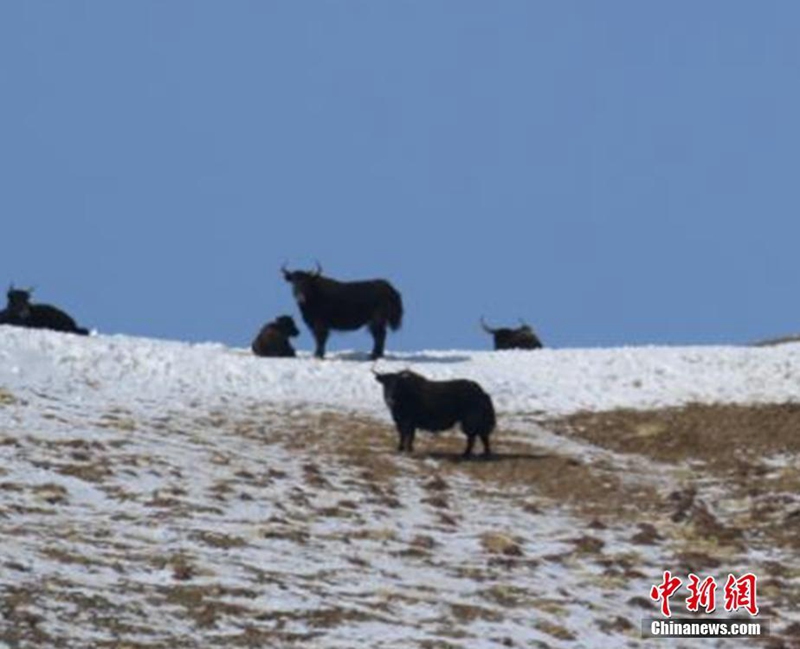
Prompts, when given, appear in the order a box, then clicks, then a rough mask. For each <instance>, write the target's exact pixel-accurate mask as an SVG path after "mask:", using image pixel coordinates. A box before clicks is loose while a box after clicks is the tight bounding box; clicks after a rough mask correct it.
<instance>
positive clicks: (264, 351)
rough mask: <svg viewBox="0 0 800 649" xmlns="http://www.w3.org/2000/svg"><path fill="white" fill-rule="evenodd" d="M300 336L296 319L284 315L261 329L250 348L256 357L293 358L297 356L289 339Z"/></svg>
mask: <svg viewBox="0 0 800 649" xmlns="http://www.w3.org/2000/svg"><path fill="white" fill-rule="evenodd" d="M299 335H300V332H299V331H298V330H297V325H296V324H295V323H294V318H292V316H288V315H282V316H280V317H279V318H276V319H275V320H273V321H272V322H268V323H267V324H265V325H264V326H263V327H261V331H259V332H258V335H257V336H256V337H255V339H254V340H253V344H252V345H251V346H250V347H251V349H252V350H253V353H254V354H255V355H256V356H277V357H281V356H282V357H292V356H295V355H296V354H295V351H294V347H292V343H291V342H290V341H289V338H294V337H295V336H299Z"/></svg>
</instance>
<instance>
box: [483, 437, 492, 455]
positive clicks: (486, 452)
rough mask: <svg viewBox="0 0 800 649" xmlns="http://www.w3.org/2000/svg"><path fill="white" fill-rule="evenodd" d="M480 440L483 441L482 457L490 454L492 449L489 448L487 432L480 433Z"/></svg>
mask: <svg viewBox="0 0 800 649" xmlns="http://www.w3.org/2000/svg"><path fill="white" fill-rule="evenodd" d="M481 442H483V457H489V456H490V455H491V454H492V450H491V449H490V448H489V433H483V434H482V435H481Z"/></svg>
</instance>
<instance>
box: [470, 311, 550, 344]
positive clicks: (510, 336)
mask: <svg viewBox="0 0 800 649" xmlns="http://www.w3.org/2000/svg"><path fill="white" fill-rule="evenodd" d="M481 327H483V330H484V331H485V332H486V333H489V334H492V336H494V348H495V349H541V348H542V347H543V346H544V345H542V341H541V340H539V338H538V336H537V335H536V334H535V333H533V329H531V327H530V325H527V324H525V323H524V322H523V321H522V320H520V326H519V327H517V328H516V329H509V328H507V327H502V328H499V329H493V328H492V327H490V326H489V325H487V324H486V322H485V321H484V320H483V317H481Z"/></svg>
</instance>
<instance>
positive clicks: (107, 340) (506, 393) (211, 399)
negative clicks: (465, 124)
mask: <svg viewBox="0 0 800 649" xmlns="http://www.w3.org/2000/svg"><path fill="white" fill-rule="evenodd" d="M372 367H373V365H372V364H371V363H370V362H368V361H367V356H366V354H361V353H357V352H341V353H338V354H331V355H330V357H329V358H328V359H326V360H323V361H319V360H316V359H312V358H309V357H307V356H301V357H300V358H298V359H262V358H255V357H253V356H252V355H250V354H249V352H247V351H245V350H242V349H231V348H227V347H224V346H222V345H220V344H216V343H208V344H186V343H181V342H172V341H159V340H152V339H141V338H132V337H128V336H97V337H93V338H76V337H71V336H64V335H62V334H57V333H51V332H46V331H27V330H24V329H16V328H12V327H0V385H3V386H5V387H7V388H8V389H10V390H12V391H14V392H17V391H20V390H22V391H34V392H36V391H38V392H42V393H45V394H47V395H49V396H50V397H51V398H63V399H69V401H70V403H72V404H78V403H83V402H87V403H88V402H94V401H100V402H103V403H105V404H108V403H116V402H118V403H122V404H127V405H128V406H130V404H131V402H132V401H133V402H137V403H140V404H148V403H149V404H151V405H152V406H154V407H162V408H163V406H164V405H165V404H169V406H170V407H171V408H177V407H182V408H192V407H194V405H197V404H203V406H204V407H212V406H215V405H218V404H220V403H226V402H229V401H238V402H248V401H250V402H257V403H262V404H275V405H280V406H281V407H286V408H294V407H297V408H304V409H307V408H310V409H335V410H340V411H359V412H363V413H365V414H368V415H373V416H375V415H377V416H385V415H386V407H385V404H384V403H383V399H382V395H381V391H380V389H379V386H378V384H377V383H376V381H375V380H374V377H373V376H372V374H371V372H370V369H371V368H372ZM406 367H407V368H411V369H414V370H415V371H417V372H419V373H421V374H423V375H425V376H427V377H429V378H432V379H448V378H454V377H463V378H470V379H474V380H476V381H478V382H479V383H481V385H483V387H484V389H486V391H487V392H489V394H490V395H491V396H492V398H493V400H494V402H495V405H496V407H497V410H498V411H499V412H500V413H517V412H523V413H543V414H546V415H548V416H558V415H566V414H570V413H574V412H578V411H584V410H588V411H603V410H611V409H615V408H634V409H650V408H660V407H666V406H679V405H684V404H687V403H691V402H698V403H742V404H746V403H782V402H788V401H797V400H798V399H800V343H796V344H794V343H793V344H786V345H781V346H774V347H640V348H636V347H630V348H615V349H558V350H550V349H545V350H539V351H535V352H522V351H504V352H474V351H472V352H471V351H460V350H453V351H423V352H416V353H390V354H389V355H388V356H387V358H385V359H382V360H381V361H379V362H378V364H377V369H378V370H379V371H381V372H386V371H397V370H398V369H401V368H406Z"/></svg>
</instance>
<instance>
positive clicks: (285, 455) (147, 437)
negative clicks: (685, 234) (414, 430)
mask: <svg viewBox="0 0 800 649" xmlns="http://www.w3.org/2000/svg"><path fill="white" fill-rule="evenodd" d="M371 367H372V364H371V363H369V362H367V361H366V359H365V356H363V355H361V354H359V353H354V352H344V353H339V354H333V355H331V358H330V359H329V360H325V361H318V360H315V359H311V358H308V357H301V358H299V359H291V360H283V359H280V360H278V359H274V360H272V359H270V360H267V359H258V358H254V357H252V356H250V355H249V354H248V353H246V352H245V351H244V350H236V349H229V348H226V347H224V346H221V345H217V344H204V345H189V344H184V343H179V342H170V341H156V340H147V339H136V338H130V337H125V336H95V337H91V338H79V337H74V336H68V335H62V334H57V333H52V332H43V331H26V330H22V329H14V328H8V327H0V542H2V557H0V588H1V589H2V597H3V600H2V611H3V617H2V619H0V646H2V644H3V642H6V643H8V645H9V646H24V647H28V646H30V647H33V646H81V647H83V646H117V644H120V643H121V644H124V645H126V646H143V647H166V646H170V647H179V646H225V647H229V646H303V647H310V646H312V647H449V646H453V647H470V648H473V647H507V646H512V647H528V646H553V647H556V646H593V647H617V646H621V645H624V644H626V643H627V644H634V645H635V644H637V643H638V623H639V620H640V618H642V617H646V616H650V615H653V613H654V611H655V608H654V607H652V606H650V604H649V603H648V602H647V600H646V597H647V593H648V591H649V586H650V584H651V583H652V581H653V580H654V579H655V578H657V577H658V576H659V575H660V573H661V571H663V570H664V569H665V568H669V567H671V566H673V564H672V563H671V562H674V561H675V556H678V555H679V554H680V553H684V552H685V550H686V549H687V548H693V549H694V550H695V551H696V553H697V554H698V556H700V559H696V558H695V559H691V560H701V561H705V560H707V559H708V560H710V559H711V558H712V557H711V555H712V554H713V555H714V557H715V559H714V560H717V561H720V560H724V561H725V564H724V569H725V570H730V571H739V572H743V571H745V570H749V569H752V567H753V565H756V564H757V565H761V564H764V563H766V562H773V563H775V562H780V561H786V562H787V563H786V565H787V571H788V572H787V577H786V582H785V583H786V584H791V583H795V582H797V580H798V576H800V568H798V567H797V566H794V564H793V563H791V561H792V560H791V558H789V559H787V557H786V555H785V554H784V552H783V551H782V550H779V549H778V548H770V547H769V546H768V545H767V546H765V545H764V544H763V543H762V544H761V545H757V544H753V545H748V544H747V543H745V544H742V543H739V542H738V540H737V543H736V544H732V545H730V546H724V545H723V546H720V547H712V545H713V544H712V545H709V541H708V539H705V540H702V542H701V541H699V540H698V538H699V537H697V536H696V535H697V534H698V532H697V529H698V527H699V525H700V523H699V522H698V521H701V518H702V517H705V518H702V521H701V522H704V525H705V526H706V528H709V527H710V528H713V529H712V531H714V530H717V531H714V533H715V534H716V533H717V532H718V529H717V528H719V529H722V530H723V531H724V525H723V524H721V523H720V524H718V521H717V520H716V519H715V518H714V517H715V516H718V517H723V516H729V517H731V519H733V518H735V517H736V516H739V515H740V514H741V511H743V510H744V509H747V506H748V505H747V503H744V504H741V503H740V502H739V501H737V502H734V501H733V500H732V499H731V498H729V497H727V495H726V494H728V492H726V491H725V490H724V489H723V488H722V486H720V483H719V481H718V480H716V479H714V480H709V481H708V484H706V483H705V482H702V481H698V482H697V485H699V489H700V490H699V492H698V495H697V496H696V498H695V500H693V501H692V503H695V501H696V503H695V504H691V503H690V505H687V508H690V507H694V509H692V510H691V511H694V512H695V513H697V512H700V514H701V515H702V516H701V518H697V520H696V521H694V522H691V521H690V523H691V524H689V525H688V527H687V524H686V523H684V522H681V521H678V520H670V519H669V518H665V519H659V520H656V519H652V520H651V518H647V517H648V516H650V517H652V516H653V513H652V512H654V511H658V510H659V507H662V505H661V504H660V502H659V499H665V500H666V499H667V496H668V494H669V491H670V490H672V489H677V488H679V487H682V486H683V483H684V482H686V481H687V480H689V479H690V478H687V475H690V474H691V471H692V470H693V469H692V468H691V466H687V465H680V466H677V467H676V466H671V465H666V464H663V463H658V462H655V461H652V460H645V459H643V458H641V457H638V456H637V457H635V458H634V459H633V460H631V458H630V457H628V456H624V455H621V454H620V452H612V451H610V450H607V449H604V448H600V447H599V446H597V445H596V444H587V443H586V442H585V441H583V440H581V439H580V438H570V439H567V438H565V437H563V436H561V435H558V434H554V433H552V432H548V431H545V430H543V429H542V428H541V427H540V426H539V425H538V424H537V423H536V422H541V421H543V420H545V419H549V418H554V417H557V416H563V415H569V414H573V413H576V412H582V411H593V412H600V411H610V410H613V409H615V408H620V407H625V408H634V409H639V410H643V409H652V408H661V407H666V406H680V405H683V404H687V403H692V402H699V403H738V404H765V403H767V404H768V403H783V402H787V401H797V400H798V396H800V389H799V388H800V345H794V344H792V345H784V346H780V347H769V348H766V347H765V348H734V347H729V348H723V347H718V348H700V347H694V348H639V349H634V348H630V349H608V350H542V351H537V352H533V353H531V352H497V353H495V352H466V351H438V352H429V351H425V352H419V353H407V354H391V355H390V356H389V358H387V359H385V360H382V361H380V363H379V364H378V368H379V369H380V370H381V371H390V370H392V369H398V368H402V367H412V368H413V369H415V370H416V371H418V372H420V373H422V374H425V375H426V376H429V377H431V378H440V379H441V378H450V377H467V378H472V379H475V380H477V381H479V382H480V383H481V384H482V385H483V386H484V387H485V389H486V390H487V391H488V392H489V393H490V394H491V395H492V397H493V399H494V402H495V405H496V408H497V410H498V415H499V422H500V426H499V430H498V433H497V436H498V439H497V443H496V448H500V450H501V455H500V457H499V458H498V460H497V461H496V462H494V463H484V462H471V463H470V462H467V463H459V462H456V461H455V460H454V459H453V456H454V455H455V454H457V453H459V452H460V451H461V450H462V448H463V438H462V437H461V436H460V435H458V434H452V435H449V436H447V435H445V436H444V437H443V439H440V440H438V441H434V440H432V439H431V438H430V437H428V436H423V437H421V438H420V439H419V441H418V452H417V454H416V455H415V456H414V457H400V456H398V455H397V454H396V453H395V452H394V450H393V448H394V439H393V432H392V429H391V427H390V425H389V418H388V413H387V412H386V407H385V405H384V403H383V400H382V395H381V393H380V389H379V386H378V384H377V382H376V381H375V379H374V377H373V376H372V374H371V372H370V368H371ZM648 434H649V433H648ZM420 449H423V451H420ZM433 451H435V452H433ZM512 451H513V452H512ZM503 453H505V455H503ZM793 458H794V455H793V453H791V452H781V453H780V454H777V453H776V454H775V455H774V456H771V457H770V458H769V459H768V461H767V463H766V464H765V465H764V466H765V470H766V471H772V472H773V473H774V472H778V471H780V470H784V469H786V467H787V466H790V465H791V464H792V462H793V461H794V460H793ZM537 482H540V483H539V484H537ZM545 482H547V486H546V487H545ZM560 482H563V483H564V484H563V489H562V487H561V485H560ZM584 482H585V484H584ZM693 484H694V483H693ZM586 485H588V487H587V486H586ZM592 490H596V491H597V494H596V497H595V498H594V500H593V501H592V503H591V505H592V506H591V507H588V506H584V505H585V503H583V502H581V500H583V499H586V500H592V498H589V496H593V494H592V493H591V491H592ZM617 491H619V495H618V496H617V499H618V500H619V502H618V503H617V502H615V501H614V497H615V496H614V494H615V493H616V492H617ZM562 494H563V498H564V500H563V501H562V500H561V499H560V498H561V496H562ZM711 496H713V499H711ZM637 497H639V498H642V502H641V511H642V512H648V513H646V514H644V516H645V518H644V519H643V520H637V519H636V518H635V517H632V514H631V512H634V513H635V512H636V511H637V508H639V505H638V504H637V503H636V498H637ZM704 497H705V498H706V499H705V500H704V499H703V498H704ZM726 497H727V500H726ZM645 499H648V502H645ZM787 502H789V505H787V506H795V505H794V504H793V503H794V501H787ZM697 503H699V504H697ZM739 505H741V507H739ZM737 507H739V508H738V509H737ZM687 511H689V510H688V509H687ZM598 512H599V513H598ZM687 516H689V517H690V514H687ZM676 518H677V517H676ZM643 523H647V524H650V523H653V524H654V525H655V527H656V528H657V534H656V535H655V537H654V538H659V539H661V540H660V541H653V540H652V539H648V538H646V537H647V536H648V535H651V536H652V531H651V530H649V528H647V527H646V526H645V527H642V524H643ZM714 525H717V528H715V527H714ZM637 532H638V533H639V536H640V537H641V538H639V540H633V539H635V537H636V534H637ZM704 544H705V545H704ZM790 563H791V565H790ZM673 567H674V566H673ZM720 570H721V568H720ZM780 599H781V594H780V593H778V594H777V595H775V596H774V597H772V599H771V600H770V601H771V602H773V603H775V602H779V601H780ZM775 605H776V606H777V604H775ZM788 608H791V607H788ZM779 617H780V620H782V621H783V622H784V623H785V622H788V621H791V620H792V619H793V618H792V613H791V611H789V610H787V611H783V612H781V614H780V616H779ZM576 643H577V644H576Z"/></svg>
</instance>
